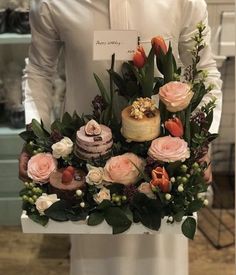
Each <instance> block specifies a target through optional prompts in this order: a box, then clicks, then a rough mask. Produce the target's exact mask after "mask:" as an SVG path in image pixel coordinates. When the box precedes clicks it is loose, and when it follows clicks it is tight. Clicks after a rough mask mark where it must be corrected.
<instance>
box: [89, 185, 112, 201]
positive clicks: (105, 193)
mask: <svg viewBox="0 0 236 275" xmlns="http://www.w3.org/2000/svg"><path fill="white" fill-rule="evenodd" d="M93 199H94V200H95V202H96V203H98V204H100V203H101V202H102V201H103V200H109V201H110V200H111V194H110V190H109V189H107V188H105V187H103V188H102V189H101V190H100V191H99V193H97V194H96V195H94V196H93Z"/></svg>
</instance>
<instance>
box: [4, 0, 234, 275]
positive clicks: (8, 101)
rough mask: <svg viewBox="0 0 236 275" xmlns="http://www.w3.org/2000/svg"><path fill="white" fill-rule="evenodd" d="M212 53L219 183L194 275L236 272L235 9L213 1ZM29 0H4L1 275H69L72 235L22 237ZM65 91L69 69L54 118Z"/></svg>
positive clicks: (227, 1) (225, 0) (229, 2)
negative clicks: (218, 108)
mask: <svg viewBox="0 0 236 275" xmlns="http://www.w3.org/2000/svg"><path fill="white" fill-rule="evenodd" d="M206 2H207V4H208V12H209V24H210V26H211V30H212V49H213V53H214V56H215V59H216V61H217V65H218V68H219V70H220V72H221V75H222V80H223V113H222V121H221V127H220V132H219V134H220V136H219V138H218V139H217V140H216V141H215V142H214V143H213V145H212V164H213V177H214V182H213V184H212V189H211V190H210V191H209V201H210V204H209V206H208V207H206V208H204V210H202V211H201V212H200V213H199V217H198V233H197V236H196V238H195V240H194V241H193V242H192V241H191V242H190V249H189V253H190V257H189V259H190V264H189V267H190V272H189V274H190V275H198V274H208V275H211V274H217V275H221V274H224V275H231V274H235V273H234V272H235V269H234V259H235V256H234V232H235V228H234V225H235V222H234V221H235V218H234V217H235V216H234V213H235V211H234V203H235V179H234V178H235V177H234V176H235V162H234V160H235V6H234V5H235V4H234V1H233V0H207V1H206ZM28 11H29V0H12V1H7V0H0V175H1V176H0V246H1V250H0V274H6V275H11V274H23V273H26V272H27V273H28V274H34V275H37V274H50V275H53V274H57V273H58V272H59V271H60V274H69V247H70V245H69V237H68V236H66V235H63V236H62V235H53V236H50V235H40V234H37V235H34V234H23V233H22V232H21V227H20V215H21V200H20V198H19V196H18V193H19V190H20V189H21V188H22V183H21V182H20V181H19V180H18V160H17V158H18V155H19V152H20V151H21V148H22V141H21V140H20V138H19V137H18V134H19V133H20V132H21V131H22V130H23V128H24V108H23V106H22V98H23V93H22V84H21V82H22V72H23V69H24V66H25V59H26V58H27V54H28V46H29V43H30V40H31V36H30V27H29V22H28V17H29V14H28ZM64 92H65V78H64V75H63V65H62V68H59V73H58V77H57V79H56V80H55V85H54V97H55V106H54V113H55V115H56V116H57V115H58V114H59V112H60V103H61V101H62V100H63V95H64ZM161 275H168V274H161Z"/></svg>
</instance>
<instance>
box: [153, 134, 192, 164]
mask: <svg viewBox="0 0 236 275" xmlns="http://www.w3.org/2000/svg"><path fill="white" fill-rule="evenodd" d="M148 155H149V156H150V157H151V158H153V159H155V160H159V161H163V162H174V161H182V162H183V161H185V160H186V159H187V158H189V157H190V150H189V148H188V143H187V142H186V141H184V140H183V139H181V138H179V137H171V136H166V137H159V138H157V139H154V140H153V141H152V144H151V146H150V148H149V150H148Z"/></svg>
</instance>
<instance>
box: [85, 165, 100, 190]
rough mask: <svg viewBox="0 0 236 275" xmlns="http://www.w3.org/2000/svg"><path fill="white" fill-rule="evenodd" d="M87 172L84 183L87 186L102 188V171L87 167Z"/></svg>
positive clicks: (97, 168)
mask: <svg viewBox="0 0 236 275" xmlns="http://www.w3.org/2000/svg"><path fill="white" fill-rule="evenodd" d="M87 169H88V170H89V172H88V174H87V176H86V182H87V183H88V184H89V185H96V187H98V188H102V182H103V176H104V169H103V168H102V167H95V166H92V165H87Z"/></svg>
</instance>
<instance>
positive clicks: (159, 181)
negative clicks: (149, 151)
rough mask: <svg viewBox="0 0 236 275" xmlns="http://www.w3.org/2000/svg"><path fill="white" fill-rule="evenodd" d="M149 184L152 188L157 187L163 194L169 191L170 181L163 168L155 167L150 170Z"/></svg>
mask: <svg viewBox="0 0 236 275" xmlns="http://www.w3.org/2000/svg"><path fill="white" fill-rule="evenodd" d="M150 184H151V186H152V187H154V188H155V187H156V186H158V187H159V188H160V189H161V191H162V192H164V193H167V192H169V191H170V179H169V175H168V174H167V172H166V170H165V168H164V167H156V168H155V169H154V170H152V180H151V182H150Z"/></svg>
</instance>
